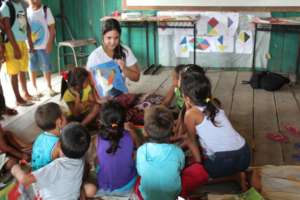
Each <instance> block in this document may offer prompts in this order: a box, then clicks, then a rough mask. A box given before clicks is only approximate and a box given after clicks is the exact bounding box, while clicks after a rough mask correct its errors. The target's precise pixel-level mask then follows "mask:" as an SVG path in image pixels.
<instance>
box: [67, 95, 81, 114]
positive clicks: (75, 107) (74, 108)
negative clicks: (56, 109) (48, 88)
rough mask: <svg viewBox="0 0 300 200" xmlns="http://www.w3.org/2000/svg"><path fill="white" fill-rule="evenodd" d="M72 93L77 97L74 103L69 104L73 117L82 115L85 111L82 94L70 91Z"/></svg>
mask: <svg viewBox="0 0 300 200" xmlns="http://www.w3.org/2000/svg"><path fill="white" fill-rule="evenodd" d="M69 90H70V92H71V93H72V94H73V95H74V96H75V101H74V102H67V105H68V107H69V109H70V111H71V113H72V115H75V116H77V115H80V114H81V113H82V111H83V110H84V104H83V103H82V102H81V98H80V94H79V93H78V92H77V91H75V90H72V89H69Z"/></svg>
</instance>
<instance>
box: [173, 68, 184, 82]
mask: <svg viewBox="0 0 300 200" xmlns="http://www.w3.org/2000/svg"><path fill="white" fill-rule="evenodd" d="M185 66H186V65H185V64H181V65H177V66H176V67H175V69H174V71H173V73H172V75H173V85H176V86H179V84H178V81H179V75H180V72H181V71H182V70H183V69H184V68H185Z"/></svg>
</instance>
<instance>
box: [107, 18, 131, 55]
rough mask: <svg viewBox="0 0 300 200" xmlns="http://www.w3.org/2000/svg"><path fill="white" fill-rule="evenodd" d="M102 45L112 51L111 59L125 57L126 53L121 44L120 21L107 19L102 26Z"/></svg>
mask: <svg viewBox="0 0 300 200" xmlns="http://www.w3.org/2000/svg"><path fill="white" fill-rule="evenodd" d="M102 37H103V46H104V48H105V49H107V50H109V51H113V53H114V55H113V59H125V58H126V54H125V52H124V48H123V47H122V45H121V42H120V37H121V26H120V23H119V22H118V21H117V20H115V19H113V18H110V19H107V20H105V21H104V23H103V26H102Z"/></svg>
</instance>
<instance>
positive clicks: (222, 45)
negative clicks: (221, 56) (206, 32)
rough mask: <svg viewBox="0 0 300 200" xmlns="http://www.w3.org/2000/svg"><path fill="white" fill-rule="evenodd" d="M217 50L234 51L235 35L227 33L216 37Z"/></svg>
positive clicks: (221, 51) (220, 51) (223, 51)
mask: <svg viewBox="0 0 300 200" xmlns="http://www.w3.org/2000/svg"><path fill="white" fill-rule="evenodd" d="M214 41H215V43H214V45H215V49H216V51H215V52H219V53H232V52H233V51H234V37H233V36H227V35H220V36H216V37H215V38H214Z"/></svg>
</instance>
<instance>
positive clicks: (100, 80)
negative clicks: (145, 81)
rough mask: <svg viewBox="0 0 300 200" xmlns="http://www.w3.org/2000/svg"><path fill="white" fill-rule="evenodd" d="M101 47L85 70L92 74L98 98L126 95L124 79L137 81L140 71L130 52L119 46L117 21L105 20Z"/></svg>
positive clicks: (92, 56) (123, 46)
mask: <svg viewBox="0 0 300 200" xmlns="http://www.w3.org/2000/svg"><path fill="white" fill-rule="evenodd" d="M102 35H103V40H102V46H100V47H98V48H97V49H95V50H94V51H93V52H92V53H91V55H90V56H89V58H88V62H87V69H88V70H89V71H90V72H91V73H92V77H93V79H94V82H95V87H96V89H97V92H98V94H99V95H100V96H112V97H116V96H118V95H120V94H123V93H127V92H128V88H127V87H126V85H125V79H126V78H128V79H129V80H131V81H138V80H139V78H140V69H139V66H138V63H137V59H136V58H135V56H134V55H133V53H132V51H131V50H130V49H129V48H128V47H127V46H125V45H121V42H120V37H121V27H120V24H119V22H118V21H117V20H115V19H107V20H106V21H105V22H104V23H103V27H102Z"/></svg>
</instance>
